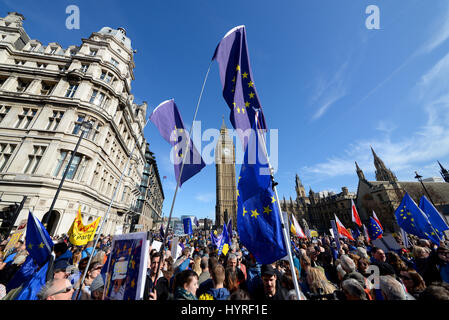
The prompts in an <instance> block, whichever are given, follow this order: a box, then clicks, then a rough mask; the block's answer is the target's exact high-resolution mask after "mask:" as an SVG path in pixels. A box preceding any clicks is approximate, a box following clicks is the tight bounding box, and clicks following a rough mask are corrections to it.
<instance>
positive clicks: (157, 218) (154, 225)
mask: <svg viewBox="0 0 449 320" xmlns="http://www.w3.org/2000/svg"><path fill="white" fill-rule="evenodd" d="M164 198H165V196H164V190H163V189H162V182H161V178H160V176H159V170H158V167H157V163H156V158H155V156H154V154H153V153H152V152H151V151H150V146H149V144H148V143H147V144H146V148H145V167H144V169H143V175H142V181H141V182H140V195H139V197H138V198H137V202H136V206H135V210H132V209H133V208H130V216H131V219H132V226H133V228H132V229H131V230H132V231H137V232H138V231H148V230H159V227H160V224H161V223H162V204H163V202H164ZM136 226H138V227H136Z"/></svg>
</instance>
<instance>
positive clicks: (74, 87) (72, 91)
mask: <svg viewBox="0 0 449 320" xmlns="http://www.w3.org/2000/svg"><path fill="white" fill-rule="evenodd" d="M76 90H78V84H77V83H71V84H69V87H68V88H67V92H66V94H65V97H66V98H73V96H74V95H75V93H76Z"/></svg>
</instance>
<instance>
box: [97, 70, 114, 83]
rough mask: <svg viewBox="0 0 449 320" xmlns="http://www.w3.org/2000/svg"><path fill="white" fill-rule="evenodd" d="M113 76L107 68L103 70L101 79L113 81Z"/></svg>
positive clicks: (107, 81) (108, 81)
mask: <svg viewBox="0 0 449 320" xmlns="http://www.w3.org/2000/svg"><path fill="white" fill-rule="evenodd" d="M113 78H114V76H113V75H112V74H111V73H110V72H107V71H105V70H102V71H101V76H100V80H103V81H104V82H106V83H111V81H112V79H113Z"/></svg>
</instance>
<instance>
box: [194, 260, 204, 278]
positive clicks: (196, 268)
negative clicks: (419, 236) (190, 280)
mask: <svg viewBox="0 0 449 320" xmlns="http://www.w3.org/2000/svg"><path fill="white" fill-rule="evenodd" d="M192 269H193V271H195V273H196V274H197V275H198V277H199V276H200V274H201V272H202V270H201V257H200V256H196V257H195V259H193V268H192Z"/></svg>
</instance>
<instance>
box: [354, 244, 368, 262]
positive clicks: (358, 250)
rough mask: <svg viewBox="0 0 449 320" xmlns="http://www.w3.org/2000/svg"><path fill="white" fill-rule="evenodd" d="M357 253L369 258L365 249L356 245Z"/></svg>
mask: <svg viewBox="0 0 449 320" xmlns="http://www.w3.org/2000/svg"><path fill="white" fill-rule="evenodd" d="M357 254H358V256H359V257H360V258H365V259H368V260H369V256H368V254H367V253H366V249H365V248H362V247H357Z"/></svg>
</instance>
